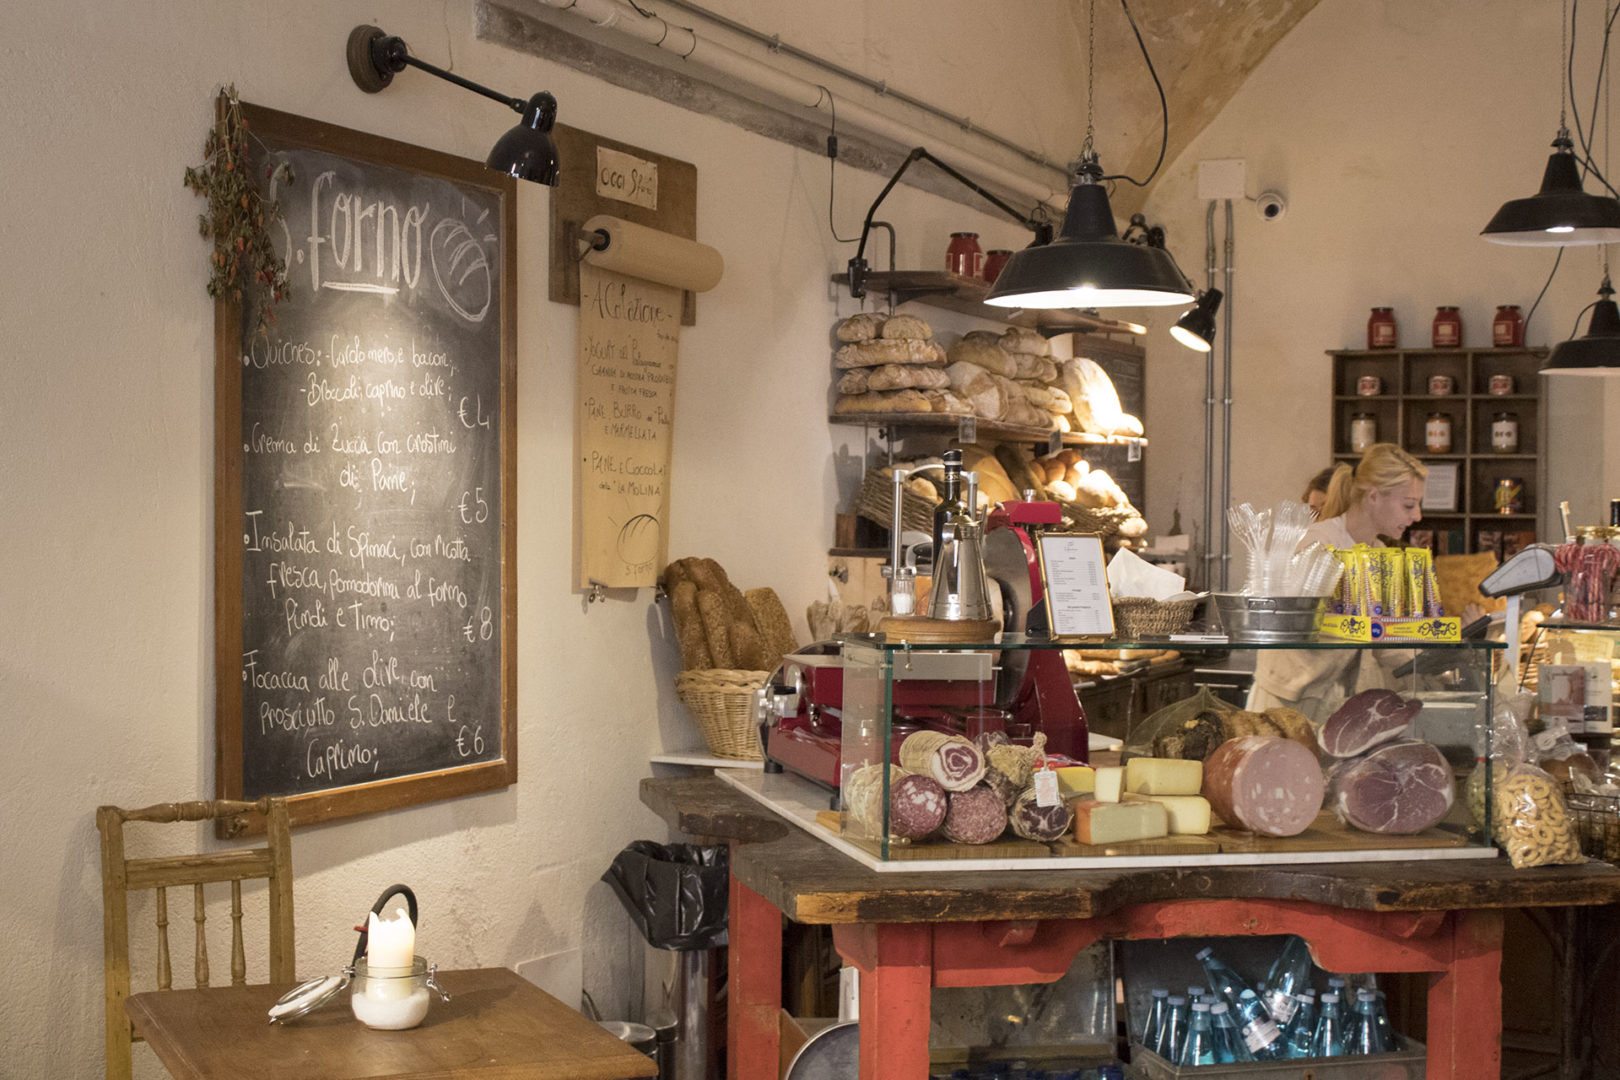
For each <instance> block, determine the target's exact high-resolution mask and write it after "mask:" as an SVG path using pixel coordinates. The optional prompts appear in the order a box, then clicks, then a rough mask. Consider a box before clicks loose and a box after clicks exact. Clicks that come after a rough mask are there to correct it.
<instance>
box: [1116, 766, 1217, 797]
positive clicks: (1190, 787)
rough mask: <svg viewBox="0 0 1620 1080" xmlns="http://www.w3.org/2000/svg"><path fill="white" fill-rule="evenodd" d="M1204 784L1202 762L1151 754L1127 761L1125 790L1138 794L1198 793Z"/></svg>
mask: <svg viewBox="0 0 1620 1080" xmlns="http://www.w3.org/2000/svg"><path fill="white" fill-rule="evenodd" d="M1203 786H1204V763H1203V762H1202V761H1181V760H1178V759H1176V758H1151V757H1147V758H1132V759H1131V760H1129V761H1127V762H1126V763H1125V790H1126V791H1129V792H1132V793H1133V794H1136V795H1196V794H1198V792H1199V790H1200V789H1202V788H1203Z"/></svg>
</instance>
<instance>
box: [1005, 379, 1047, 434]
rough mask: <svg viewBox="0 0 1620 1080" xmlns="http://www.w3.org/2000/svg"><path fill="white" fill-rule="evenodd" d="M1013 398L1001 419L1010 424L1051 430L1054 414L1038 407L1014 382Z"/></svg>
mask: <svg viewBox="0 0 1620 1080" xmlns="http://www.w3.org/2000/svg"><path fill="white" fill-rule="evenodd" d="M1012 385H1013V394H1014V396H1013V398H1012V400H1010V401H1008V402H1007V411H1006V412H1004V413H1002V415H1001V419H1002V420H1003V421H1005V422H1006V423H1009V424H1017V425H1018V426H1019V427H1030V428H1039V429H1040V430H1042V431H1049V430H1051V427H1052V414H1051V413H1049V412H1047V411H1046V410H1045V409H1039V408H1036V407H1035V406H1034V405H1031V404H1030V403H1029V400H1028V399H1027V398H1025V397H1024V396H1023V395H1022V394H1021V393H1019V392H1018V384H1017V383H1013V384H1012Z"/></svg>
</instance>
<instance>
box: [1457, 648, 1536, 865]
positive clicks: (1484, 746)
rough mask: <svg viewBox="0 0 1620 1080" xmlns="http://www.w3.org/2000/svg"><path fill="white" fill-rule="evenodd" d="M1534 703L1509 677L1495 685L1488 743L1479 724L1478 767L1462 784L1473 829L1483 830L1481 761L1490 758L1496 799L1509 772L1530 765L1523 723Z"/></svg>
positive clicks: (1483, 805)
mask: <svg viewBox="0 0 1620 1080" xmlns="http://www.w3.org/2000/svg"><path fill="white" fill-rule="evenodd" d="M1534 700H1535V699H1534V698H1533V697H1531V695H1529V694H1527V693H1524V692H1523V691H1521V690H1519V689H1518V688H1517V687H1516V686H1515V685H1514V684H1513V682H1512V678H1511V676H1507V677H1505V678H1504V679H1503V680H1502V681H1501V682H1500V683H1498V684H1497V689H1496V708H1495V710H1494V711H1493V712H1492V713H1491V727H1490V741H1489V742H1488V743H1487V742H1486V739H1485V734H1486V732H1485V730H1484V728H1483V725H1482V726H1481V728H1480V729H1479V730H1478V731H1477V732H1476V733H1475V738H1474V756H1475V760H1476V761H1477V762H1478V764H1477V765H1475V766H1474V771H1473V772H1471V773H1469V774H1468V780H1467V782H1466V783H1464V784H1463V800H1464V802H1466V803H1467V806H1468V816H1469V817H1470V818H1472V819H1473V821H1474V826H1475V827H1476V828H1479V829H1483V828H1484V827H1485V772H1486V770H1485V759H1486V758H1487V757H1489V758H1490V759H1491V768H1490V777H1491V789H1492V791H1493V792H1494V793H1495V794H1496V795H1497V796H1498V797H1500V795H1501V793H1502V784H1503V783H1504V782H1505V781H1506V780H1507V777H1508V770H1509V769H1511V768H1514V767H1515V766H1519V765H1523V764H1526V763H1530V764H1534V761H1533V758H1532V751H1531V746H1530V733H1529V731H1528V729H1527V728H1526V727H1525V723H1524V721H1525V718H1526V717H1528V716H1529V715H1530V707H1531V704H1532V703H1533V702H1534ZM1487 751H1488V753H1487ZM1498 839H1500V837H1498Z"/></svg>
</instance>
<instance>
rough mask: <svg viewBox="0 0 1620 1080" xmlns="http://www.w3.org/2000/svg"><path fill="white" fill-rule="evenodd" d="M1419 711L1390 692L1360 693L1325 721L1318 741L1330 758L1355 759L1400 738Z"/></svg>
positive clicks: (1420, 706) (1416, 705)
mask: <svg viewBox="0 0 1620 1080" xmlns="http://www.w3.org/2000/svg"><path fill="white" fill-rule="evenodd" d="M1422 709H1423V704H1422V702H1418V701H1407V700H1406V699H1405V698H1403V697H1401V695H1399V694H1397V693H1395V691H1393V690H1363V691H1362V692H1361V693H1359V694H1357V695H1355V696H1354V697H1352V698H1351V699H1350V700H1349V701H1346V702H1345V703H1344V704H1343V705H1340V706H1339V707H1338V709H1337V710H1335V711H1334V713H1333V715H1332V716H1330V717H1328V718H1327V722H1326V723H1325V724H1323V725H1322V730H1321V731H1320V732H1319V733H1318V734H1317V739H1318V741H1320V742H1321V744H1322V749H1323V750H1325V751H1326V752H1327V753H1328V754H1330V755H1332V756H1333V757H1336V758H1350V757H1355V756H1356V755H1358V754H1365V753H1366V752H1367V751H1368V750H1371V749H1372V748H1373V747H1375V746H1378V745H1379V744H1380V743H1386V742H1389V741H1390V740H1391V739H1398V738H1400V737H1401V735H1402V734H1403V733H1404V732H1405V731H1406V728H1407V726H1408V725H1409V724H1411V722H1412V720H1413V718H1414V717H1416V716H1417V714H1418V713H1419V712H1420V711H1422Z"/></svg>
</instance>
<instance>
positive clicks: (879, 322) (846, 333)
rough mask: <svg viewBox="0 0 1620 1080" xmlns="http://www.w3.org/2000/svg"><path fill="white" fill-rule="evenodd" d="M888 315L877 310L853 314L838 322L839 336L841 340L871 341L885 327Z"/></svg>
mask: <svg viewBox="0 0 1620 1080" xmlns="http://www.w3.org/2000/svg"><path fill="white" fill-rule="evenodd" d="M887 318H888V316H886V315H884V314H882V313H881V312H876V311H863V312H861V313H860V314H859V315H851V316H850V317H849V318H847V319H845V320H844V321H843V322H841V323H839V324H838V330H837V332H836V333H837V336H838V340H839V341H845V342H850V341H871V340H872V339H873V338H875V337H877V336H878V331H880V330H882V329H883V323H884V320H885V319H887Z"/></svg>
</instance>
